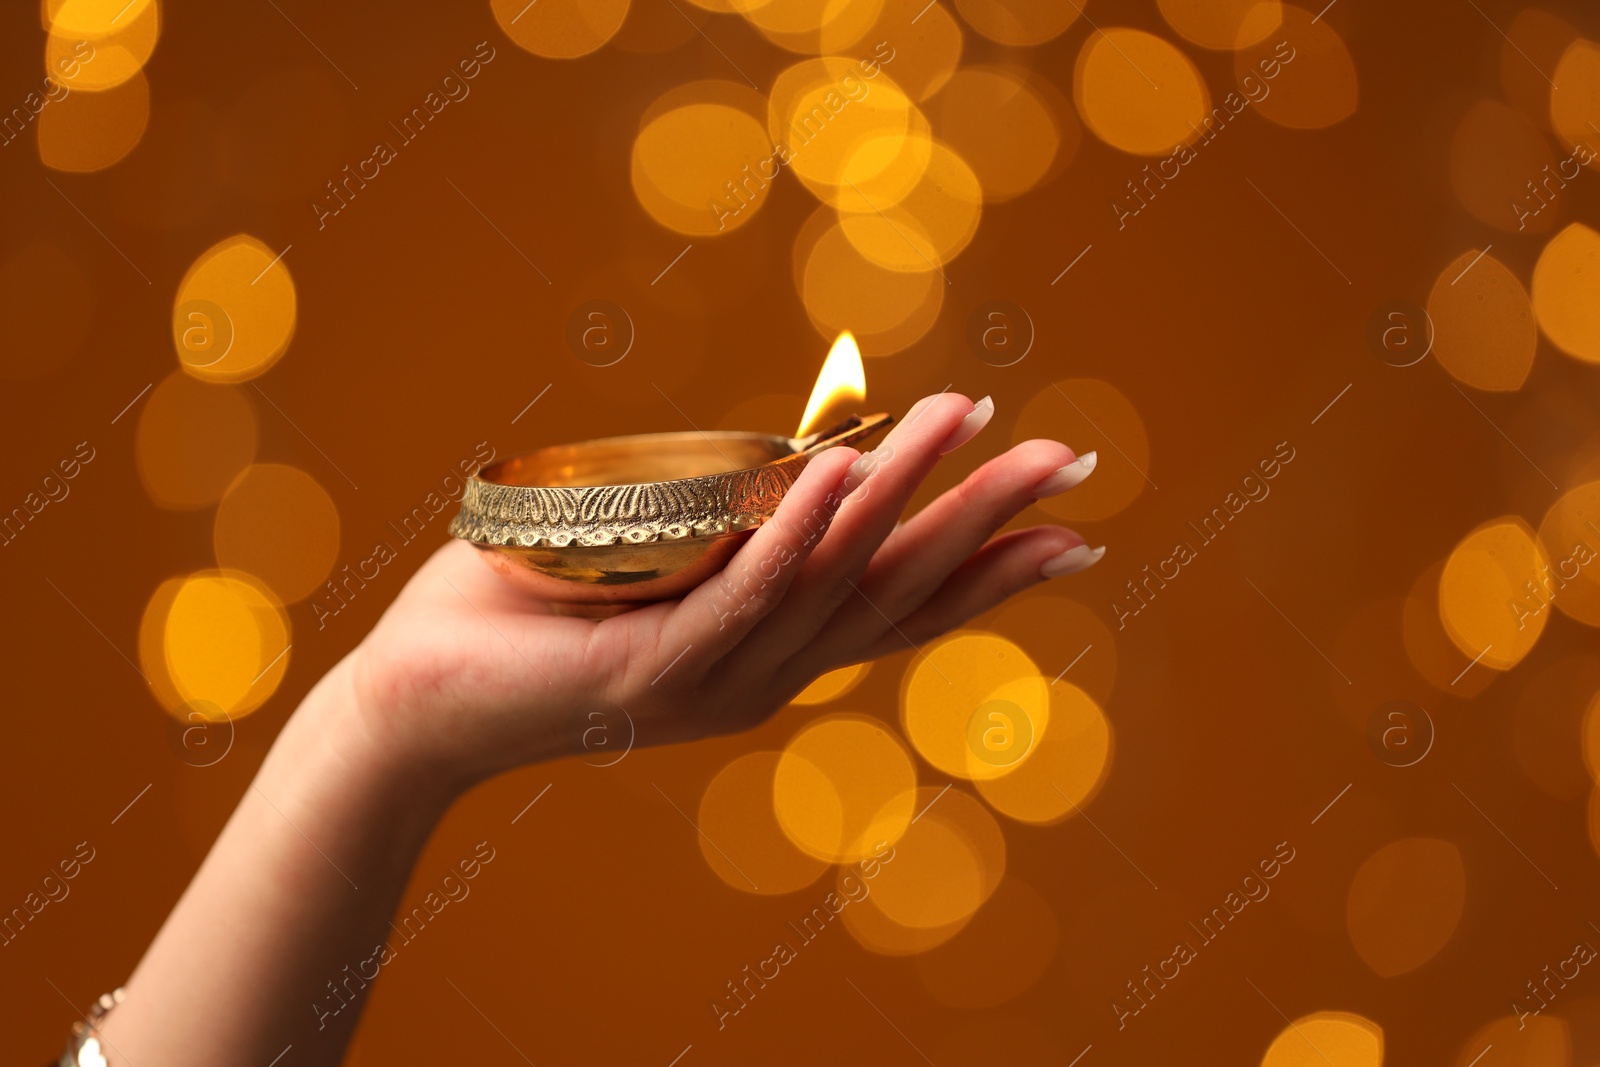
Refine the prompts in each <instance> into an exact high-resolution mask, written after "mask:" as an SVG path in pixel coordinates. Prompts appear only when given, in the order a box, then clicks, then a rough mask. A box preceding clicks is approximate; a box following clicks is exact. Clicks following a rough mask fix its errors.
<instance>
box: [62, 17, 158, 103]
mask: <svg viewBox="0 0 1600 1067" xmlns="http://www.w3.org/2000/svg"><path fill="white" fill-rule="evenodd" d="M160 36H161V4H160V3H159V2H158V0H65V3H63V4H61V6H60V7H59V8H57V9H56V10H55V12H54V13H53V15H52V17H51V19H50V34H49V36H48V37H47V38H46V39H45V46H44V69H45V73H46V74H47V75H49V76H50V78H51V79H52V80H54V81H56V82H57V83H59V84H61V85H64V86H66V87H67V88H68V89H69V90H72V91H74V92H78V91H82V92H99V91H102V90H106V89H113V88H115V87H117V86H119V85H121V84H122V83H123V82H125V81H127V80H128V79H130V78H132V77H133V76H134V75H135V74H138V73H139V71H140V70H141V69H143V67H144V65H145V63H147V62H148V61H149V59H150V54H151V53H152V52H154V51H155V47H156V40H157V38H159V37H160Z"/></svg>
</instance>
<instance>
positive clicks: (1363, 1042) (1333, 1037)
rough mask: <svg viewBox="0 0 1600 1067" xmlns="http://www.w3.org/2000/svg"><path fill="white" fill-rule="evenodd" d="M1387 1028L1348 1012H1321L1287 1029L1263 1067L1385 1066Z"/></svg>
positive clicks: (1297, 1021)
mask: <svg viewBox="0 0 1600 1067" xmlns="http://www.w3.org/2000/svg"><path fill="white" fill-rule="evenodd" d="M1382 1065H1383V1028H1382V1027H1381V1026H1379V1025H1378V1024H1377V1023H1375V1022H1373V1021H1372V1020H1371V1019H1368V1018H1366V1017H1365V1016H1362V1015H1355V1014H1353V1013H1351V1012H1345V1011H1319V1012H1313V1013H1312V1014H1310V1015H1303V1016H1301V1017H1300V1018H1298V1019H1296V1020H1294V1021H1293V1022H1291V1023H1290V1024H1289V1025H1288V1026H1285V1027H1284V1028H1283V1030H1282V1031H1281V1032H1280V1033H1279V1034H1278V1036H1277V1037H1275V1038H1273V1041H1272V1044H1271V1045H1269V1046H1268V1047H1267V1051H1266V1054H1265V1055H1263V1056H1262V1057H1261V1067H1382Z"/></svg>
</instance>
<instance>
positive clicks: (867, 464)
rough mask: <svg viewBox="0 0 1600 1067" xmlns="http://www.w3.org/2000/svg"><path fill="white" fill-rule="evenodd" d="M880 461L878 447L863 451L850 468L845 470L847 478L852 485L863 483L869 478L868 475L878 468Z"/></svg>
mask: <svg viewBox="0 0 1600 1067" xmlns="http://www.w3.org/2000/svg"><path fill="white" fill-rule="evenodd" d="M879 462H880V457H879V456H878V450H877V449H873V450H872V451H871V452H863V453H861V455H859V456H857V457H856V461H855V462H854V463H852V464H850V469H849V470H847V471H845V480H846V481H847V482H848V483H849V484H850V485H851V486H852V487H854V486H856V485H859V484H861V483H862V482H864V481H866V480H867V476H868V475H870V474H871V473H872V472H873V471H875V470H877V469H878V464H879Z"/></svg>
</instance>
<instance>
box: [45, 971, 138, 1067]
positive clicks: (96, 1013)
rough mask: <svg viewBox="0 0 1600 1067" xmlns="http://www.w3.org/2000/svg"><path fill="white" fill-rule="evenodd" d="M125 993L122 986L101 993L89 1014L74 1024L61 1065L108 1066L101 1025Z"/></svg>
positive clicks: (64, 1066) (69, 1066) (120, 1001)
mask: <svg viewBox="0 0 1600 1067" xmlns="http://www.w3.org/2000/svg"><path fill="white" fill-rule="evenodd" d="M124 995H125V994H124V993H123V991H122V989H121V988H120V987H119V988H117V989H113V990H112V991H111V992H109V993H102V994H100V999H99V1000H97V1001H95V1002H94V1006H93V1007H91V1008H90V1009H89V1014H88V1016H86V1017H85V1018H84V1019H81V1020H79V1021H78V1022H75V1023H73V1024H72V1036H71V1037H70V1038H69V1039H68V1040H67V1050H66V1051H65V1052H63V1053H62V1054H61V1062H60V1064H59V1067H106V1057H105V1053H104V1052H101V1051H100V1031H99V1026H100V1024H101V1022H103V1021H104V1020H105V1017H106V1015H107V1014H109V1013H110V1011H111V1009H112V1008H114V1007H116V1006H117V1005H118V1004H121V1003H122V998H123V996H124Z"/></svg>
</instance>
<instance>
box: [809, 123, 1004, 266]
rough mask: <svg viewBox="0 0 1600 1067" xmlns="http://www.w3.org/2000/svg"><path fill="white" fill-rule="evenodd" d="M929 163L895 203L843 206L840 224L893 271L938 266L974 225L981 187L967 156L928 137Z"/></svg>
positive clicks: (872, 257) (871, 256)
mask: <svg viewBox="0 0 1600 1067" xmlns="http://www.w3.org/2000/svg"><path fill="white" fill-rule="evenodd" d="M930 149H931V152H930V154H929V156H928V159H927V165H926V167H925V168H924V169H923V172H922V175H921V177H920V179H919V180H918V181H917V183H916V184H915V186H913V187H912V188H911V189H910V190H909V191H907V192H906V193H905V195H904V196H902V197H901V198H900V200H899V201H898V202H897V203H894V204H892V205H890V206H888V207H884V206H882V205H878V207H877V208H876V209H875V210H874V209H869V210H866V211H841V212H840V213H839V226H840V228H841V229H842V230H843V231H844V235H845V237H846V239H848V240H849V242H850V243H851V244H852V245H854V246H855V249H856V251H858V252H860V253H861V254H862V255H863V256H864V257H866V259H867V260H868V261H870V262H872V263H875V264H877V265H878V266H880V267H886V268H888V269H889V270H893V271H913V272H921V271H937V270H938V269H939V268H940V267H942V266H943V265H944V264H946V263H948V262H950V261H951V260H952V259H954V258H955V257H956V256H958V255H959V254H960V253H961V251H962V249H964V248H966V247H967V243H968V242H970V241H971V240H972V237H973V235H974V234H975V233H977V231H978V218H979V216H980V215H981V214H982V213H983V188H982V186H981V185H979V183H978V177H977V175H976V174H974V173H973V172H972V168H971V167H969V166H967V164H966V161H965V160H963V159H962V158H961V157H960V156H958V155H956V153H955V152H953V151H951V150H950V149H949V148H948V147H946V146H945V145H943V144H940V143H939V142H937V141H935V142H932V143H931V145H930Z"/></svg>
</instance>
